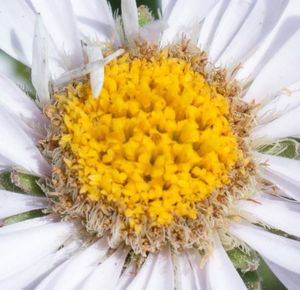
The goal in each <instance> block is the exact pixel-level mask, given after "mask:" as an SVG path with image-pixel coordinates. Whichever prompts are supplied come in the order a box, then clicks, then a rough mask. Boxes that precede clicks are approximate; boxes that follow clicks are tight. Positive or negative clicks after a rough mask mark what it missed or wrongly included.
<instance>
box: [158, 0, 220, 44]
mask: <svg viewBox="0 0 300 290" xmlns="http://www.w3.org/2000/svg"><path fill="white" fill-rule="evenodd" d="M217 2H218V0H211V1H206V0H190V1H185V0H178V1H176V3H175V4H174V7H173V9H172V11H171V12H170V15H169V16H168V15H166V16H167V17H166V19H164V20H165V21H166V22H167V24H168V26H169V28H168V29H166V30H165V31H164V32H163V35H162V39H161V43H162V45H163V46H164V45H167V44H168V43H171V42H173V41H174V40H175V38H176V36H179V37H180V36H181V35H180V32H182V31H185V30H186V29H188V28H191V27H193V25H194V23H195V22H197V23H200V22H201V21H202V20H203V19H204V18H205V17H206V16H207V15H208V14H209V12H210V11H211V10H212V8H213V7H214V6H215V5H216V3H217Z"/></svg>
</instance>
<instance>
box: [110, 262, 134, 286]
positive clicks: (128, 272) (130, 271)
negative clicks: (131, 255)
mask: <svg viewBox="0 0 300 290" xmlns="http://www.w3.org/2000/svg"><path fill="white" fill-rule="evenodd" d="M135 275H136V263H135V262H134V261H131V262H130V264H129V265H128V266H127V267H126V269H125V271H124V273H123V274H122V275H121V277H120V279H119V280H118V281H117V285H116V286H115V289H114V290H124V289H127V286H128V285H129V284H130V283H131V281H132V280H133V279H134V276H135Z"/></svg>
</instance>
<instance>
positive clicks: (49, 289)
mask: <svg viewBox="0 0 300 290" xmlns="http://www.w3.org/2000/svg"><path fill="white" fill-rule="evenodd" d="M108 248H109V247H108V244H107V242H106V240H105V239H104V238H103V239H102V240H99V241H98V242H96V243H95V244H93V245H92V246H90V247H88V248H87V249H85V250H84V251H82V252H81V253H79V254H77V255H76V256H74V257H73V258H72V259H70V260H69V261H67V262H65V263H64V264H63V265H61V266H60V267H59V268H58V269H56V270H55V271H53V272H52V273H51V274H50V275H49V276H47V277H46V279H45V280H43V281H42V282H41V283H40V284H39V285H38V287H37V288H36V290H42V289H43V290H61V289H68V290H73V289H74V290H75V289H78V285H79V284H80V283H82V282H83V280H84V279H85V278H86V277H87V276H88V275H89V274H90V273H91V272H92V271H93V270H94V269H95V268H96V267H97V265H98V263H99V262H100V261H101V259H102V258H103V257H104V256H105V254H106V252H107V251H108Z"/></svg>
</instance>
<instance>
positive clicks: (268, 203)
mask: <svg viewBox="0 0 300 290" xmlns="http://www.w3.org/2000/svg"><path fill="white" fill-rule="evenodd" d="M253 199H254V200H255V202H254V201H253V200H249V201H241V202H239V204H238V208H239V209H241V210H245V211H247V212H249V213H251V214H253V215H254V217H255V218H258V219H259V220H261V221H263V222H265V223H267V224H268V225H270V226H272V227H273V228H275V229H279V230H282V231H285V232H286V233H288V234H290V235H294V236H300V224H299V218H300V205H298V204H294V203H292V202H289V201H280V200H278V199H275V198H273V197H270V198H268V196H264V195H262V196H256V197H255V198H253Z"/></svg>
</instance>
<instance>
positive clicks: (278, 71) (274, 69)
mask: <svg viewBox="0 0 300 290" xmlns="http://www.w3.org/2000/svg"><path fill="white" fill-rule="evenodd" d="M258 2H259V1H258ZM299 45H300V30H299V29H298V30H297V31H296V32H295V33H294V34H293V35H292V36H291V37H290V38H289V39H287V40H286V41H285V43H284V44H282V46H281V47H279V48H278V50H277V51H276V52H275V53H274V55H273V57H272V58H271V59H270V60H269V62H267V64H266V65H265V66H264V67H263V68H262V69H261V70H260V72H259V74H258V76H257V77H256V79H255V80H254V81H253V83H252V85H251V86H250V88H249V90H248V91H247V93H246V95H245V98H244V99H245V100H246V101H252V100H255V101H256V102H257V103H259V102H261V101H262V100H263V99H264V98H267V97H272V96H273V95H274V94H276V93H278V92H279V91H280V90H282V89H283V88H285V87H287V86H289V85H291V84H293V83H295V82H296V81H298V74H299V73H300V71H299V72H298V71H297V69H298V68H299V67H300V57H299V54H298V52H297V49H298V47H299ZM270 75H272V77H270Z"/></svg>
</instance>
